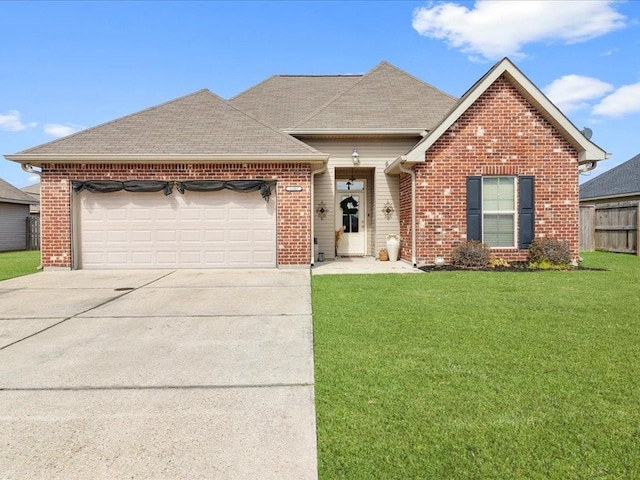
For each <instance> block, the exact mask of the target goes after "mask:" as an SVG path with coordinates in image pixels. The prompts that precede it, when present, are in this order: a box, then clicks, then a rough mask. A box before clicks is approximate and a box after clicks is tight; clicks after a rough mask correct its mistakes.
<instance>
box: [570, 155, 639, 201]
mask: <svg viewBox="0 0 640 480" xmlns="http://www.w3.org/2000/svg"><path fill="white" fill-rule="evenodd" d="M630 195H640V154H638V155H636V156H635V157H633V158H632V159H630V160H627V161H626V162H624V163H621V164H620V165H618V166H617V167H613V168H612V169H611V170H608V171H606V172H604V173H602V174H600V175H598V176H597V177H595V178H592V179H591V180H589V181H588V182H585V183H583V184H582V185H580V200H590V199H596V198H607V197H622V196H630Z"/></svg>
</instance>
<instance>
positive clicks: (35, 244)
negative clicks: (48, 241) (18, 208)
mask: <svg viewBox="0 0 640 480" xmlns="http://www.w3.org/2000/svg"><path fill="white" fill-rule="evenodd" d="M39 248H40V217H38V216H36V215H31V216H29V217H27V250H38V249H39Z"/></svg>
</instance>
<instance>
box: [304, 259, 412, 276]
mask: <svg viewBox="0 0 640 480" xmlns="http://www.w3.org/2000/svg"><path fill="white" fill-rule="evenodd" d="M311 272H312V273H313V275H335V274H352V273H353V274H356V273H361V274H368V273H422V271H421V270H419V269H417V268H414V267H413V266H412V265H411V264H410V263H407V262H403V261H402V260H399V261H397V262H389V261H387V262H381V261H380V260H376V259H375V258H373V257H338V258H336V259H335V260H325V261H324V262H316V264H315V265H314V267H313V269H312V270H311Z"/></svg>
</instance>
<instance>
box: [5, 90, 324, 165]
mask: <svg viewBox="0 0 640 480" xmlns="http://www.w3.org/2000/svg"><path fill="white" fill-rule="evenodd" d="M318 153H319V152H318V151H317V150H315V149H314V148H312V147H310V146H308V145H306V144H304V143H302V142H300V141H299V140H297V139H295V138H293V137H291V136H289V135H287V134H285V133H282V132H281V131H279V130H277V129H275V128H273V127H271V126H269V125H267V124H265V123H264V122H263V121H260V120H258V119H256V118H254V117H252V116H250V115H248V114H247V113H245V112H243V111H241V110H240V109H238V108H237V107H235V106H233V105H231V104H230V103H229V102H227V101H226V100H224V99H222V98H220V97H218V96H217V95H214V94H213V93H211V92H210V91H209V90H200V91H198V92H195V93H192V94H190V95H187V96H184V97H181V98H178V99H176V100H172V101H170V102H167V103H163V104H161V105H158V106H155V107H152V108H149V109H146V110H143V111H141V112H138V113H134V114H132V115H128V116H125V117H122V118H119V119H117V120H114V121H111V122H108V123H105V124H102V125H99V126H97V127H93V128H90V129H88V130H83V131H81V132H78V133H76V134H74V135H70V136H68V137H64V138H61V139H58V140H54V141H52V142H49V143H46V144H44V145H40V146H37V147H34V148H31V149H28V150H24V151H23V152H20V153H19V154H16V155H15V157H20V156H21V155H23V156H32V155H162V154H166V155H198V154H200V155H238V156H242V155H249V156H250V155H267V154H271V155H283V156H286V155H302V156H304V155H317V154H318ZM9 157H12V158H11V159H13V157H14V156H8V158H9Z"/></svg>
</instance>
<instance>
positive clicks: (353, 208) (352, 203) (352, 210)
mask: <svg viewBox="0 0 640 480" xmlns="http://www.w3.org/2000/svg"><path fill="white" fill-rule="evenodd" d="M340 208H341V209H342V213H344V214H356V213H358V202H357V200H356V199H355V198H353V197H352V196H348V197H347V198H345V199H344V200H342V201H341V202H340Z"/></svg>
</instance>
